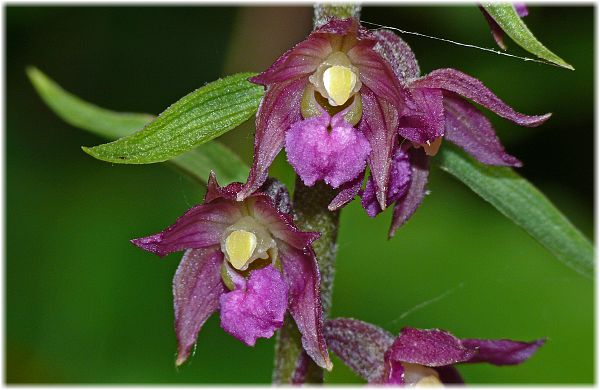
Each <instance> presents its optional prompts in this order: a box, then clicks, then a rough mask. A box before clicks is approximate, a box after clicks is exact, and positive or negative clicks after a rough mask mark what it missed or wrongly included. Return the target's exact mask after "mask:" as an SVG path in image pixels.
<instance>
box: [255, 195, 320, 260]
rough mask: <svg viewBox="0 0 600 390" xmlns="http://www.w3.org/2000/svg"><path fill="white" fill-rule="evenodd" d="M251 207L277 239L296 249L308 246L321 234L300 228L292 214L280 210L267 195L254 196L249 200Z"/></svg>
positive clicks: (258, 219)
mask: <svg viewBox="0 0 600 390" xmlns="http://www.w3.org/2000/svg"><path fill="white" fill-rule="evenodd" d="M249 208H250V212H251V213H252V214H253V215H254V218H256V220H257V221H258V222H259V223H260V224H262V225H263V226H264V227H266V228H267V229H269V231H270V232H271V234H272V235H273V236H274V237H275V238H276V239H278V240H281V241H284V242H285V243H287V244H288V245H291V246H292V247H294V248H296V249H304V248H308V247H309V246H310V244H311V243H312V242H313V241H314V240H316V239H317V238H319V236H320V233H317V232H303V231H300V230H298V228H296V226H295V225H294V221H293V220H292V216H291V215H290V214H284V213H281V212H279V210H277V209H276V208H275V205H274V204H273V201H272V200H271V199H270V198H268V197H267V196H256V195H255V196H253V197H252V198H251V199H250V200H249Z"/></svg>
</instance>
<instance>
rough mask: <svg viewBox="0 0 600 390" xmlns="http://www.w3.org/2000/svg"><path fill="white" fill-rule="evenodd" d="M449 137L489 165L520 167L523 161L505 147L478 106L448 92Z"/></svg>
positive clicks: (447, 130)
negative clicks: (505, 149) (506, 150)
mask: <svg viewBox="0 0 600 390" xmlns="http://www.w3.org/2000/svg"><path fill="white" fill-rule="evenodd" d="M444 95H445V98H444V108H445V109H446V137H445V138H446V139H447V140H448V141H450V142H453V143H455V144H456V145H458V146H460V147H461V148H463V149H464V150H465V151H466V152H467V153H469V154H471V155H472V156H473V157H475V158H476V159H477V160H479V161H481V162H482V163H484V164H488V165H507V166H513V167H520V166H521V165H522V164H521V162H520V161H519V160H518V159H517V158H515V157H513V156H511V155H510V154H508V153H506V152H505V151H504V147H503V146H502V144H501V143H500V140H499V139H498V137H497V136H496V133H495V131H494V129H493V128H492V124H491V123H490V121H489V120H488V119H487V118H486V117H485V115H483V114H482V113H481V112H480V111H479V110H478V109H477V108H475V107H473V106H472V105H471V104H470V103H468V102H466V101H465V100H463V99H461V98H460V97H458V96H457V95H455V94H453V93H448V92H446V93H445V94H444Z"/></svg>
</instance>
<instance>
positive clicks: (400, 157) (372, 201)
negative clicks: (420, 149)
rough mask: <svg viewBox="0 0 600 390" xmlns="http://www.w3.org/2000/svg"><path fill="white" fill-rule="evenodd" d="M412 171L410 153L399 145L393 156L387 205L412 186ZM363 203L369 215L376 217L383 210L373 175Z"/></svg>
mask: <svg viewBox="0 0 600 390" xmlns="http://www.w3.org/2000/svg"><path fill="white" fill-rule="evenodd" d="M411 172H412V167H411V165H410V159H409V155H408V153H407V152H405V151H404V150H402V148H399V147H397V148H396V150H395V152H394V156H393V157H392V165H391V168H390V181H389V188H388V193H387V199H386V202H387V204H386V207H388V206H389V205H391V204H392V203H394V202H395V201H397V200H398V199H402V198H403V197H404V196H405V195H406V193H407V191H408V189H409V186H410V175H411ZM361 204H362V206H363V208H364V209H365V211H366V212H367V214H368V215H369V217H375V216H376V215H377V214H379V213H381V212H382V211H383V210H382V209H381V207H380V206H379V203H378V202H377V199H376V197H375V183H374V182H373V178H372V177H369V179H368V180H367V185H366V187H365V189H364V191H363V193H362V195H361Z"/></svg>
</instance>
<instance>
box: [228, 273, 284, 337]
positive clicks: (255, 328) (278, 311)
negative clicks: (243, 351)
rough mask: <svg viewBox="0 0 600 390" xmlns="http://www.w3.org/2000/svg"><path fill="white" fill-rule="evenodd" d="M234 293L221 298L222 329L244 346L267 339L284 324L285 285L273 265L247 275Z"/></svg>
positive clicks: (237, 284)
mask: <svg viewBox="0 0 600 390" xmlns="http://www.w3.org/2000/svg"><path fill="white" fill-rule="evenodd" d="M240 280H242V282H241V283H239V282H238V283H236V286H235V290H233V291H231V292H229V293H227V294H223V295H222V296H221V327H222V328H223V329H224V330H225V331H226V332H227V333H229V334H231V335H232V336H234V337H236V338H237V339H239V340H240V341H242V342H244V343H246V344H247V345H250V346H253V345H254V344H255V343H256V339H257V338H259V337H265V338H269V337H271V336H273V334H274V333H275V331H276V330H277V329H279V328H281V326H282V325H283V317H284V315H285V311H286V308H287V302H288V296H287V293H288V292H287V286H286V283H285V281H284V280H283V276H282V275H281V273H280V272H279V271H278V270H277V269H276V268H275V267H273V266H272V265H268V266H266V267H265V268H261V269H257V270H254V271H251V272H250V277H249V279H248V282H247V283H246V282H245V280H244V279H242V278H240Z"/></svg>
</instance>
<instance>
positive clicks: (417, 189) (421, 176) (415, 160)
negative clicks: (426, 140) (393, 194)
mask: <svg viewBox="0 0 600 390" xmlns="http://www.w3.org/2000/svg"><path fill="white" fill-rule="evenodd" d="M407 153H408V155H409V158H410V167H411V173H410V178H411V179H410V184H409V187H408V190H407V191H406V195H405V196H404V197H403V198H401V199H398V200H397V201H396V205H395V206H394V214H393V216H392V225H391V226H390V231H389V233H388V236H389V237H390V238H391V237H393V236H394V233H396V230H397V229H398V228H399V227H400V226H402V225H404V224H405V223H406V221H408V219H409V218H410V217H411V216H412V215H413V214H414V213H415V211H417V208H418V207H419V205H420V204H421V202H423V198H425V195H426V194H427V180H428V178H429V158H428V157H427V155H426V154H425V152H424V151H423V149H422V148H418V149H415V148H409V149H408V151H407Z"/></svg>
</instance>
